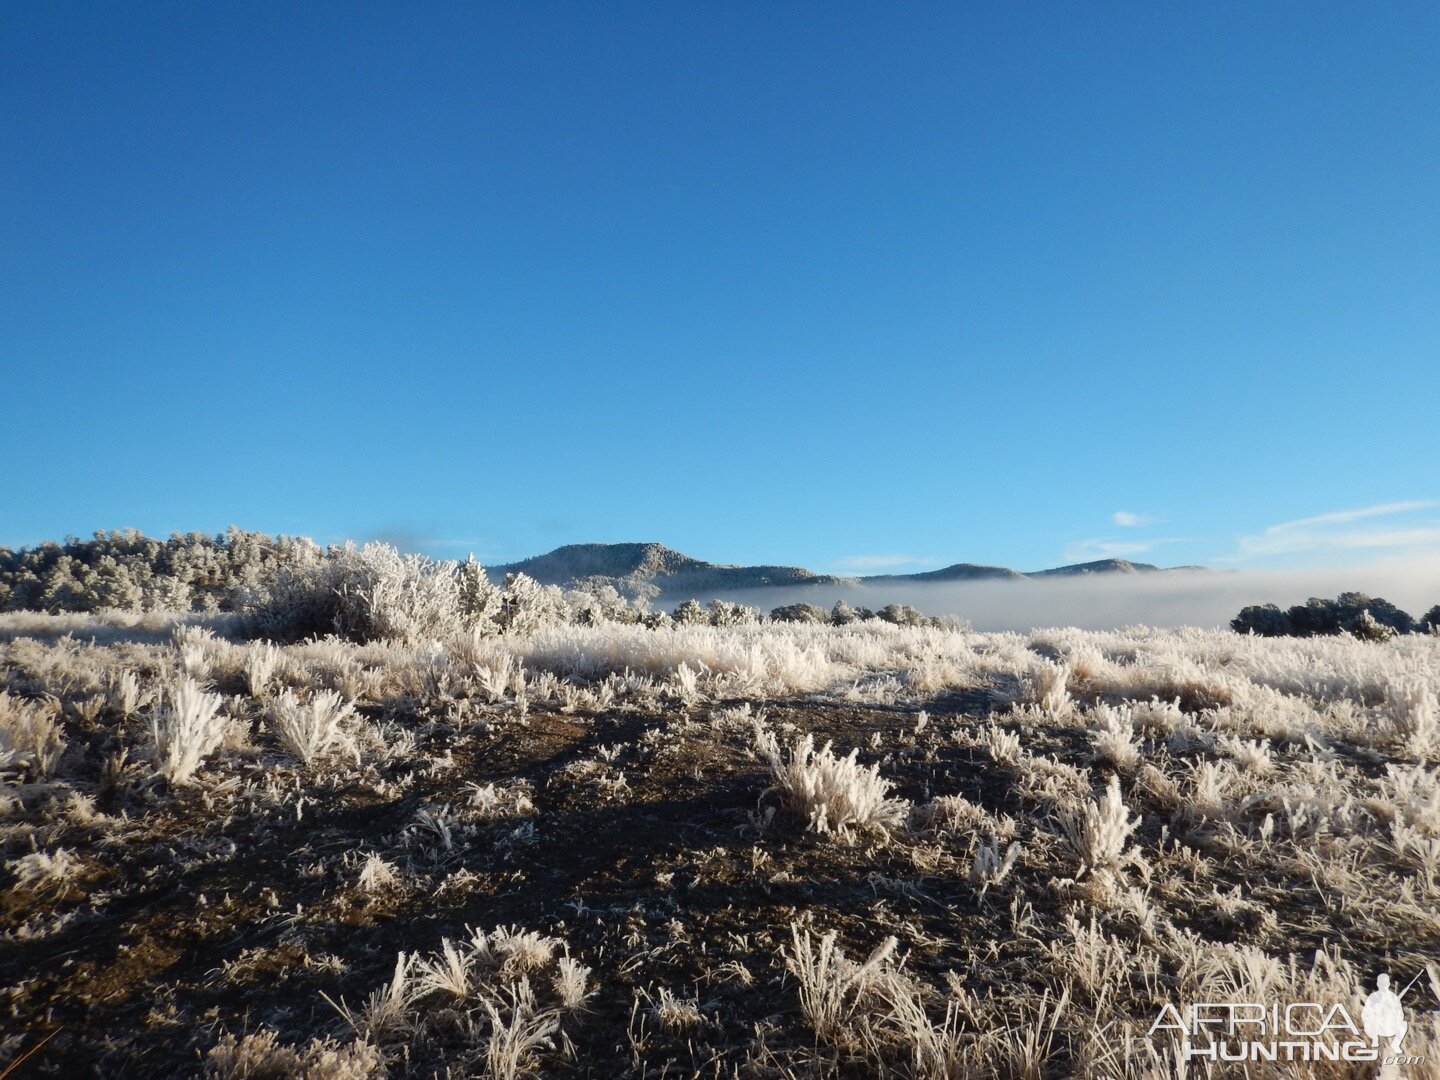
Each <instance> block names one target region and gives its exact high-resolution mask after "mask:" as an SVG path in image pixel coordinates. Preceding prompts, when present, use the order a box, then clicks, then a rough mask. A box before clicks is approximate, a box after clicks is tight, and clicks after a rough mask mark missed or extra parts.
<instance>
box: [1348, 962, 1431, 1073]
mask: <svg viewBox="0 0 1440 1080" xmlns="http://www.w3.org/2000/svg"><path fill="white" fill-rule="evenodd" d="M1418 978H1420V974H1419V973H1417V974H1416V976H1415V979H1418ZM1415 979H1411V980H1410V985H1409V986H1406V987H1405V989H1404V990H1401V991H1400V993H1398V994H1397V993H1395V992H1394V991H1392V990H1391V989H1390V976H1389V975H1386V974H1384V973H1383V972H1382V973H1381V974H1380V975H1378V976H1377V977H1376V979H1375V992H1374V993H1373V994H1371V995H1370V996H1369V997H1367V998H1366V999H1365V1006H1364V1007H1363V1008H1362V1009H1361V1010H1360V1023H1362V1024H1363V1025H1364V1026H1365V1034H1366V1035H1369V1036H1370V1039H1371V1041H1372V1042H1374V1043H1376V1044H1377V1045H1378V1044H1379V1042H1380V1041H1381V1040H1382V1039H1389V1040H1390V1052H1391V1053H1392V1054H1398V1053H1400V1044H1401V1043H1402V1042H1404V1041H1405V1033H1406V1032H1407V1031H1409V1030H1410V1025H1409V1024H1407V1023H1406V1022H1405V1006H1403V1005H1401V1004H1400V999H1401V998H1403V997H1404V996H1405V995H1406V994H1408V993H1409V992H1410V987H1411V986H1414V985H1415Z"/></svg>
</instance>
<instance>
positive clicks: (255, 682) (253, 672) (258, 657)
mask: <svg viewBox="0 0 1440 1080" xmlns="http://www.w3.org/2000/svg"><path fill="white" fill-rule="evenodd" d="M281 656H282V654H281V652H280V650H279V649H277V648H276V647H275V646H274V645H271V644H270V643H269V642H256V643H254V644H252V645H251V646H250V648H249V649H247V650H246V651H245V686H246V688H247V689H248V690H249V691H250V696H251V697H257V698H258V697H264V696H265V695H266V694H267V693H269V691H270V684H271V683H272V682H273V681H274V679H275V673H276V671H278V670H279V667H280V658H281Z"/></svg>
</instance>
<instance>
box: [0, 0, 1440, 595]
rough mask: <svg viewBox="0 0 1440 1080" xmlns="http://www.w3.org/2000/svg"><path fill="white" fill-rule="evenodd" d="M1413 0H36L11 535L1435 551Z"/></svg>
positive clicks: (15, 167) (30, 20)
mask: <svg viewBox="0 0 1440 1080" xmlns="http://www.w3.org/2000/svg"><path fill="white" fill-rule="evenodd" d="M1437 54H1440V8H1437V7H1436V6H1434V5H1433V4H1385V5H1360V4H1355V5H1344V6H1342V5H1330V4H1304V5H1301V4H1268V3H1266V4H1255V3H1243V4H1241V3H1236V4H1203V5H1202V4H1194V5H1185V6H1182V5H1160V4H1149V3H1147V4H1134V5H1128V4H1106V5H1103V6H1102V5H1093V4H1092V5H1076V4H1055V5H1049V4H1027V5H999V4H977V5H949V4H936V5H928V4H900V5H879V4H863V5H861V4H843V3H842V4H839V5H830V4H824V5H822V4H800V3H781V4H734V5H723V4H691V3H679V4H650V5H627V4H621V3H607V4H599V3H591V4H565V3H553V4H544V5H525V4H497V5H472V4H463V5H459V4H457V5H443V4H419V5H406V6H401V5H393V6H389V7H386V6H380V5H359V4H357V5H306V4H284V5H281V4H275V5H250V4H227V5H223V6H221V5H165V4H151V3H147V4H144V5H138V4H136V5H132V4H124V3H120V4H109V5H86V6H82V5H73V6H72V5H63V4H33V5H20V4H12V5H6V6H5V8H4V9H3V11H0V96H3V100H4V102H5V108H4V110H3V114H0V280H3V282H4V288H3V289H0V369H3V378H4V387H5V390H6V393H5V408H4V412H3V416H4V419H3V421H0V453H3V455H4V460H5V461H6V463H7V468H6V484H5V486H4V490H3V494H0V544H10V545H12V546H18V545H24V544H30V543H34V542H36V541H38V540H41V539H44V538H48V537H59V536H63V535H65V534H67V533H69V534H78V535H86V534H88V533H89V532H91V531H93V530H94V529H97V528H114V527H121V526H134V527H137V528H140V529H143V530H145V531H147V532H151V533H160V534H163V533H168V532H170V531H172V530H189V529H198V530H202V531H218V530H221V529H223V528H224V527H225V526H226V525H228V524H230V523H235V524H238V525H241V526H244V527H247V528H255V529H263V530H266V531H269V532H287V533H303V534H307V535H312V536H315V537H317V538H320V539H327V540H333V539H339V538H342V537H347V536H348V537H356V538H362V539H363V538H367V537H376V536H382V537H389V538H393V539H397V540H400V541H402V542H404V543H406V544H407V545H409V546H412V547H418V548H420V549H423V550H426V551H429V552H430V553H432V554H437V555H453V554H463V553H464V552H465V551H467V550H473V551H475V552H476V553H477V555H479V557H481V558H482V559H484V560H487V561H490V562H498V561H503V560H505V559H508V558H512V557H520V556H524V555H528V554H534V553H537V552H540V551H544V550H548V549H549V548H552V547H555V546H557V545H559V544H561V543H568V542H575V541H590V540H601V541H608V540H632V539H656V540H661V541H664V542H666V543H669V544H671V545H672V546H675V547H678V548H681V549H682V550H685V551H687V552H690V553H692V554H695V555H697V556H701V557H705V558H711V559H716V560H722V561H733V562H758V561H769V562H787V563H800V564H804V565H809V566H812V567H816V568H821V569H840V570H865V569H877V568H885V569H890V568H912V569H918V568H923V567H925V566H928V565H940V564H943V563H948V562H954V561H960V560H968V561H977V562H994V563H1003V564H1007V565H1012V566H1018V567H1020V568H1022V569H1029V568H1036V567H1040V566H1046V565H1053V564H1055V563H1058V562H1062V561H1072V560H1075V559H1081V558H1095V557H1104V556H1106V555H1111V554H1116V555H1125V556H1128V557H1132V558H1140V559H1146V560H1150V561H1156V562H1161V563H1164V564H1177V563H1189V562H1205V563H1210V564H1215V565H1236V566H1280V565H1284V566H1291V565H1300V564H1307V565H1308V564H1317V565H1318V564H1335V563H1345V562H1358V561H1365V560H1370V559H1375V558H1378V557H1382V556H1397V555H1411V554H1414V553H1417V552H1419V553H1434V552H1435V551H1436V550H1437V549H1440V505H1437V503H1436V502H1435V500H1437V499H1440V475H1437V470H1436V466H1435V461H1436V457H1437V450H1440V446H1437V442H1440V435H1437V426H1436V407H1437V403H1440V295H1437V294H1440V199H1437V198H1436V177H1437V176H1440V123H1437V117H1440V75H1437V69H1436V66H1435V57H1436V55H1437Z"/></svg>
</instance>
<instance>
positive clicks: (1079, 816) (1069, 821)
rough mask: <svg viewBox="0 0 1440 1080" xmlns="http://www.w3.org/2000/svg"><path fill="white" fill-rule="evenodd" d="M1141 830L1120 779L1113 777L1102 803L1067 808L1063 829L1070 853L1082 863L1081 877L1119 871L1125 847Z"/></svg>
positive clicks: (1064, 814)
mask: <svg viewBox="0 0 1440 1080" xmlns="http://www.w3.org/2000/svg"><path fill="white" fill-rule="evenodd" d="M1139 827H1140V819H1139V818H1138V817H1137V818H1135V819H1134V820H1131V818H1130V811H1129V809H1128V808H1127V807H1126V806H1125V800H1124V799H1123V798H1122V797H1121V795H1120V778H1119V777H1118V776H1111V777H1110V783H1109V785H1108V786H1107V787H1106V789H1105V794H1104V795H1102V796H1100V799H1099V801H1098V802H1086V803H1084V804H1082V805H1079V806H1068V807H1064V808H1062V809H1061V811H1060V828H1061V831H1062V833H1063V834H1064V837H1065V840H1066V842H1067V843H1068V844H1069V846H1070V850H1071V851H1072V852H1073V853H1074V854H1075V855H1076V856H1077V857H1078V858H1079V859H1080V873H1081V874H1084V873H1085V872H1086V871H1087V870H1118V869H1120V867H1121V865H1122V864H1123V863H1124V862H1125V861H1126V858H1125V846H1126V844H1127V843H1128V841H1129V839H1130V836H1131V834H1133V833H1134V832H1135V830H1136V829H1138V828H1139Z"/></svg>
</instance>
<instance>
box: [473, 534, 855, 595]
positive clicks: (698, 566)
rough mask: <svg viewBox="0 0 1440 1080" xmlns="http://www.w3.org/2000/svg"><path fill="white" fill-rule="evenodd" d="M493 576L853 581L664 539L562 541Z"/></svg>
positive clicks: (727, 585) (722, 585)
mask: <svg viewBox="0 0 1440 1080" xmlns="http://www.w3.org/2000/svg"><path fill="white" fill-rule="evenodd" d="M489 573H490V575H491V577H492V578H494V579H496V580H499V579H501V578H503V577H504V575H506V574H511V573H522V574H526V575H528V576H530V577H532V578H534V579H535V580H536V581H538V582H540V583H541V584H543V585H570V584H573V583H574V582H577V581H582V580H585V579H587V578H589V579H597V578H598V579H602V580H606V581H609V582H610V583H611V584H613V585H615V586H616V587H617V588H619V589H620V590H621V591H626V590H627V588H633V587H635V586H642V585H654V586H655V587H657V588H658V589H660V591H661V592H662V593H665V594H666V595H672V594H676V593H694V594H696V595H699V594H702V593H714V592H733V591H736V590H739V589H763V588H767V587H770V586H779V585H790V586H794V585H854V584H855V583H856V579H855V578H842V577H834V576H833V575H830V574H814V573H811V572H810V571H809V570H805V569H803V568H801V567H798V566H730V565H727V564H723V563H709V562H705V561H703V560H701V559H694V558H691V557H690V556H689V555H685V554H683V553H682V552H679V551H676V550H674V549H673V548H668V547H666V546H665V545H663V544H567V545H566V546H564V547H560V548H556V549H555V550H554V551H552V552H550V553H548V554H546V555H536V556H535V557H534V558H530V559H522V560H520V561H519V562H514V563H508V564H506V565H504V566H495V567H491V568H490V571H489Z"/></svg>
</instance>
